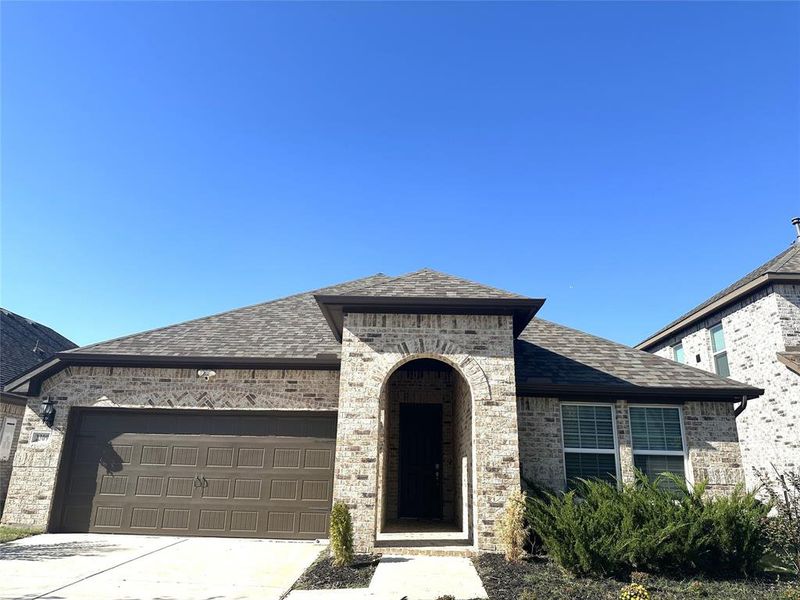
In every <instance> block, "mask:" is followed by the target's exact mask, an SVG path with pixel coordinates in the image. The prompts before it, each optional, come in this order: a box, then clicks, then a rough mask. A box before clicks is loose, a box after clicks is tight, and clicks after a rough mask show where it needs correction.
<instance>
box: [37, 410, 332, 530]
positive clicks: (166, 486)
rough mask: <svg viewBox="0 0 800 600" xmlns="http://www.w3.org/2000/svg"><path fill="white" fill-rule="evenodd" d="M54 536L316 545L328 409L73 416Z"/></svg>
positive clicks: (328, 489)
mask: <svg viewBox="0 0 800 600" xmlns="http://www.w3.org/2000/svg"><path fill="white" fill-rule="evenodd" d="M68 431H69V434H68V439H67V441H66V447H65V452H64V454H63V458H62V464H61V468H60V476H59V486H58V490H57V495H56V502H57V504H56V507H57V509H56V510H55V511H54V513H53V520H52V522H51V528H52V529H54V530H57V531H71V532H105V533H147V534H158V535H194V536H198V535H199V536H229V537H260V538H281V539H316V538H323V537H327V532H328V519H329V515H330V508H331V497H332V492H333V464H334V455H335V439H336V415H335V413H330V412H326V413H317V412H311V411H306V412H302V413H298V412H294V413H263V412H249V411H237V412H233V411H231V412H228V411H226V412H224V413H221V412H219V411H179V410H141V409H76V410H75V414H74V415H73V416H72V417H71V421H70V426H69V428H68Z"/></svg>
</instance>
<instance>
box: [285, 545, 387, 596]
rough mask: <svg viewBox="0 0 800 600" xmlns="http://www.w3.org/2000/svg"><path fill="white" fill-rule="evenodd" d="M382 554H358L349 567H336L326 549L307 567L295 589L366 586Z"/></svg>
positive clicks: (332, 588)
mask: <svg viewBox="0 0 800 600" xmlns="http://www.w3.org/2000/svg"><path fill="white" fill-rule="evenodd" d="M378 560H380V556H375V555H372V554H357V555H356V556H355V559H354V560H353V564H352V565H350V566H349V567H334V566H333V561H332V559H331V557H330V556H328V551H327V550H325V551H323V552H322V554H320V556H319V558H318V559H317V560H315V561H314V563H313V564H312V565H311V566H310V567H308V569H306V572H305V573H303V574H302V575H301V576H300V579H298V580H297V581H296V582H295V584H294V587H293V588H292V589H295V590H335V589H341V588H365V587H368V586H369V582H370V581H372V575H373V573H375V569H376V568H377V566H378Z"/></svg>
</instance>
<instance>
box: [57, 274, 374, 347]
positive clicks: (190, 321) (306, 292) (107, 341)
mask: <svg viewBox="0 0 800 600" xmlns="http://www.w3.org/2000/svg"><path fill="white" fill-rule="evenodd" d="M380 276H384V277H385V275H384V274H383V273H375V274H373V275H367V276H366V277H358V278H356V279H350V280H347V281H342V282H340V283H335V284H333V285H328V286H325V287H321V288H318V289H314V290H306V291H303V292H297V293H296V294H289V295H288V296H282V297H280V298H273V299H272V300H267V301H265V302H255V303H253V304H247V305H245V306H240V307H238V308H232V309H230V310H223V311H220V312H218V313H214V314H211V315H205V316H203V317H197V318H195V319H187V320H186V321H180V322H178V323H171V324H169V325H163V326H161V327H153V328H152V329H145V330H144V331H137V332H136V333H129V334H126V335H121V336H119V337H115V338H111V339H108V340H101V341H99V342H94V343H92V344H87V345H85V346H79V347H77V348H73V349H71V350H67V351H66V352H68V353H78V352H79V351H82V350H86V349H87V348H94V347H95V346H100V345H103V344H108V343H110V342H118V341H121V340H127V339H129V338H133V337H136V336H139V335H144V334H147V333H154V332H156V331H163V330H165V329H171V328H172V327H179V326H181V325H187V324H189V323H196V322H197V321H205V320H206V319H213V318H214V317H220V316H222V315H227V314H230V313H234V312H238V311H240V310H247V309H249V308H256V307H258V306H267V305H269V304H274V303H275V302H281V301H283V300H290V299H292V298H297V297H299V296H305V295H306V294H316V293H318V292H321V291H323V290H326V289H329V288H334V287H340V286H343V285H347V284H349V283H355V282H357V281H360V280H362V279H370V278H372V277H380Z"/></svg>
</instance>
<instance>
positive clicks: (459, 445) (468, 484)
mask: <svg viewBox="0 0 800 600" xmlns="http://www.w3.org/2000/svg"><path fill="white" fill-rule="evenodd" d="M454 388H455V389H454V398H453V443H454V450H453V454H454V463H455V464H454V468H455V473H456V476H455V482H454V485H455V492H456V494H455V496H456V497H455V520H456V523H461V524H462V525H463V523H464V522H465V520H466V523H467V526H466V531H467V532H469V531H470V523H472V522H473V520H472V517H473V514H472V502H471V501H470V499H471V498H472V493H473V487H472V478H471V477H470V476H469V474H470V473H472V396H471V394H470V390H469V384H468V383H467V381H466V380H465V379H464V378H463V377H456V378H455V383H454ZM464 461H466V481H464V471H465V469H464ZM465 490H466V494H465ZM465 496H466V497H465ZM465 506H466V513H467V514H466V519H465V515H464V507H465ZM462 530H463V527H462Z"/></svg>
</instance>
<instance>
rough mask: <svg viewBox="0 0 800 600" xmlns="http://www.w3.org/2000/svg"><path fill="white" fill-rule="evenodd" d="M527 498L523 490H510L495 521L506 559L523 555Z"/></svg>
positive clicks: (526, 537)
mask: <svg viewBox="0 0 800 600" xmlns="http://www.w3.org/2000/svg"><path fill="white" fill-rule="evenodd" d="M526 502H527V498H526V496H525V492H523V491H521V490H516V491H514V492H512V493H511V494H510V495H509V497H508V501H506V506H505V509H504V510H503V514H502V515H501V516H500V519H498V521H497V539H498V541H499V542H500V547H501V548H502V549H503V553H504V554H505V556H506V560H508V561H510V562H517V561H519V560H521V559H522V557H523V556H525V544H526V543H527V541H528V526H527V525H526V523H525V509H526Z"/></svg>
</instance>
